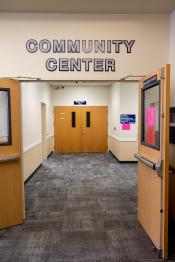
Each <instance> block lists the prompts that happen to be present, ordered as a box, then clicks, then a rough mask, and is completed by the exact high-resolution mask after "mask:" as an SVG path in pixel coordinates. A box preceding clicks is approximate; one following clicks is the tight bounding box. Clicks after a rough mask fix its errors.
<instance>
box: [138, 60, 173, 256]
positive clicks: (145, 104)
mask: <svg viewBox="0 0 175 262" xmlns="http://www.w3.org/2000/svg"><path fill="white" fill-rule="evenodd" d="M139 87H140V108H139V112H140V121H139V122H140V124H139V147H138V154H136V157H137V158H138V220H139V222H140V223H141V225H142V226H143V228H144V230H145V231H146V233H147V234H148V236H149V237H150V239H151V240H152V242H153V243H154V245H155V247H156V248H157V250H158V251H159V255H160V256H162V257H163V258H167V256H168V176H169V96H170V66H169V65H166V66H164V67H162V68H160V69H159V70H157V71H155V72H153V73H151V74H149V75H148V76H146V77H145V78H144V79H142V80H141V81H140V83H139Z"/></svg>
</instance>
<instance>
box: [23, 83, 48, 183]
mask: <svg viewBox="0 0 175 262" xmlns="http://www.w3.org/2000/svg"><path fill="white" fill-rule="evenodd" d="M21 95H22V129H23V174H24V180H26V179H27V178H29V177H30V175H31V174H32V173H33V172H34V171H35V169H36V168H37V167H38V166H39V165H40V164H41V163H42V129H41V103H45V104H46V123H47V126H46V129H47V130H46V132H47V133H46V137H47V154H49V153H50V152H51V151H53V108H52V105H51V89H50V86H49V84H48V83H40V82H35V83H31V82H28V83H24V82H23V83H22V84H21Z"/></svg>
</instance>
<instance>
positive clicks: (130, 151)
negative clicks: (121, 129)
mask: <svg viewBox="0 0 175 262" xmlns="http://www.w3.org/2000/svg"><path fill="white" fill-rule="evenodd" d="M108 141H109V150H110V151H111V152H112V153H113V155H114V156H115V157H116V158H117V159H118V160H119V161H136V158H135V157H134V154H135V153H137V142H135V141H120V140H119V139H117V138H116V137H114V136H112V135H109V138H108Z"/></svg>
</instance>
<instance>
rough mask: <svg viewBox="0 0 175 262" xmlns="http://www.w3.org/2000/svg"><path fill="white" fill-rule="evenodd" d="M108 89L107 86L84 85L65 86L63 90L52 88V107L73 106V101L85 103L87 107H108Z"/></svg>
mask: <svg viewBox="0 0 175 262" xmlns="http://www.w3.org/2000/svg"><path fill="white" fill-rule="evenodd" d="M109 87H110V86H107V85H105V86H104V85H102V84H101V85H100V84H98V85H96V84H95V83H94V84H91V85H89V84H84V85H81V84H80V85H72V86H71V85H70V86H67V85H66V86H65V88H64V89H57V90H55V89H54V88H52V105H53V106H73V105H74V101H86V102H87V106H108V105H109Z"/></svg>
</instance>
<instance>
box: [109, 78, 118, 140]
mask: <svg viewBox="0 0 175 262" xmlns="http://www.w3.org/2000/svg"><path fill="white" fill-rule="evenodd" d="M108 130H109V134H110V135H113V136H115V137H120V83H113V84H112V85H111V87H110V101H109V127H108Z"/></svg>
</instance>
